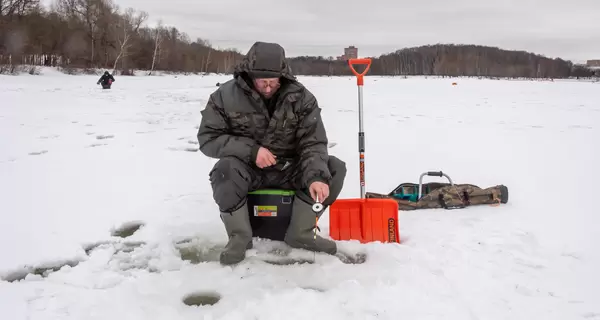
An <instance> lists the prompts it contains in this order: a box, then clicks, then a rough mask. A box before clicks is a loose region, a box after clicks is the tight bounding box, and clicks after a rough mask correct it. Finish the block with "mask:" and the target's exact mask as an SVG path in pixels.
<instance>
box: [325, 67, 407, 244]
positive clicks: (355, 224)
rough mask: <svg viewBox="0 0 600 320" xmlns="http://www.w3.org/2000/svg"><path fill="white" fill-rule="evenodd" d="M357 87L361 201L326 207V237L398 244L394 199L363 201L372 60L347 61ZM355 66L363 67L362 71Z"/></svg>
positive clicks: (396, 208)
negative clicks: (365, 113)
mask: <svg viewBox="0 0 600 320" xmlns="http://www.w3.org/2000/svg"><path fill="white" fill-rule="evenodd" d="M348 64H349V65H350V69H351V70H352V73H353V74H354V75H355V76H356V85H357V86H358V117H359V121H358V125H359V130H358V151H359V168H360V196H361V197H360V199H337V200H336V201H334V202H333V203H332V204H331V206H330V207H329V235H330V236H331V237H332V238H333V239H334V240H359V241H360V242H362V243H365V242H372V241H381V242H400V233H399V231H398V229H399V228H398V202H396V201H395V200H393V199H372V198H369V199H366V197H365V194H366V190H365V134H364V130H363V91H362V87H363V85H364V79H363V77H364V75H365V74H366V73H367V72H368V71H369V68H370V66H371V59H369V58H366V59H350V60H348ZM355 64H364V65H366V67H365V69H364V71H363V72H361V73H359V72H357V71H356V70H355V69H354V65H355Z"/></svg>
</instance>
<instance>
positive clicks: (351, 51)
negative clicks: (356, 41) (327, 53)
mask: <svg viewBox="0 0 600 320" xmlns="http://www.w3.org/2000/svg"><path fill="white" fill-rule="evenodd" d="M356 58H358V48H357V47H355V46H349V47H347V48H344V54H343V55H341V56H338V57H337V59H338V60H343V61H348V60H349V59H356Z"/></svg>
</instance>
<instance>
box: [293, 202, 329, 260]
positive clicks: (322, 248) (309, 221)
mask: <svg viewBox="0 0 600 320" xmlns="http://www.w3.org/2000/svg"><path fill="white" fill-rule="evenodd" d="M321 212H322V211H321ZM315 223H316V214H315V213H314V211H312V206H311V205H310V204H308V203H306V202H304V201H303V200H301V199H300V198H298V197H296V198H295V199H294V205H293V206H292V218H291V220H290V225H289V227H288V229H287V233H286V235H285V239H284V241H285V243H287V244H288V245H289V246H290V247H292V248H301V249H306V250H310V251H318V252H325V253H329V254H335V253H336V251H337V246H336V244H335V242H334V241H332V240H329V239H325V238H323V237H321V236H319V235H317V237H316V239H315V230H314V228H315V227H316V226H315Z"/></svg>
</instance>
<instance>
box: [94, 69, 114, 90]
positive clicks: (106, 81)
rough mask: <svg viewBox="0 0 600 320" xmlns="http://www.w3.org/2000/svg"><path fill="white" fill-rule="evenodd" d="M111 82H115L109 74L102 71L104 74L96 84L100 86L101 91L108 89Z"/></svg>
mask: <svg viewBox="0 0 600 320" xmlns="http://www.w3.org/2000/svg"><path fill="white" fill-rule="evenodd" d="M113 82H115V78H113V76H112V74H110V73H109V72H108V71H104V74H103V75H102V77H100V79H99V80H98V82H96V84H102V89H110V86H111V85H112V83H113Z"/></svg>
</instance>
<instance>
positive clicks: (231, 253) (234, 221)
mask: <svg viewBox="0 0 600 320" xmlns="http://www.w3.org/2000/svg"><path fill="white" fill-rule="evenodd" d="M221 220H223V224H225V230H226V231H227V235H228V236H229V241H228V242H227V245H226V246H225V249H224V250H223V252H221V256H220V261H221V264H223V265H231V264H236V263H239V262H241V261H242V260H244V259H245V258H246V250H247V249H251V248H252V227H251V226H250V217H249V216H248V206H247V205H246V203H245V202H244V204H243V205H242V207H241V208H239V209H237V210H235V211H233V212H231V213H229V212H221Z"/></svg>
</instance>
